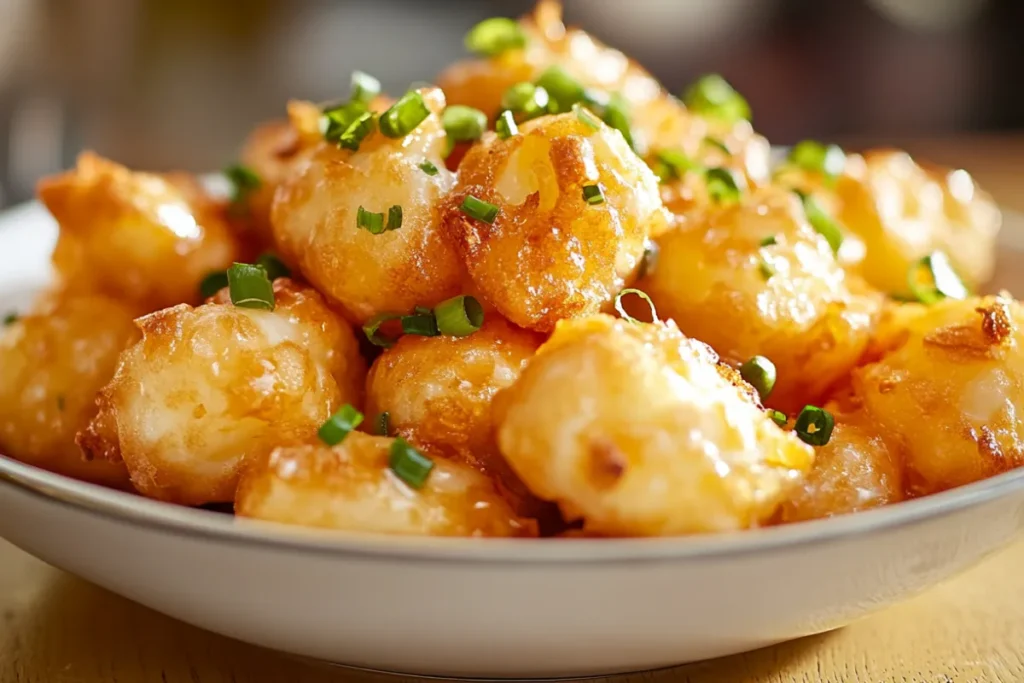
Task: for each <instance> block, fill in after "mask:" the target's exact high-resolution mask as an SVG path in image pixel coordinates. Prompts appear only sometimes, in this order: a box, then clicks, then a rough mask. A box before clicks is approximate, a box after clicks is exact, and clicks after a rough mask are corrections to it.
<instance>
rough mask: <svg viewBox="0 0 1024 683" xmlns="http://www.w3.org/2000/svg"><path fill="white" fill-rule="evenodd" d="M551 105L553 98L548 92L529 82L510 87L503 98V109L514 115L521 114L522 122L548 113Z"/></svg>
mask: <svg viewBox="0 0 1024 683" xmlns="http://www.w3.org/2000/svg"><path fill="white" fill-rule="evenodd" d="M550 104H551V97H550V95H548V91H547V90H545V89H544V88H540V87H538V86H536V85H534V84H533V83H529V82H527V81H523V82H521V83H516V84H515V85H512V86H510V87H509V88H508V90H506V91H505V92H504V94H502V96H501V108H502V109H508V110H509V111H511V112H512V113H513V114H520V117H519V120H520V121H526V120H529V119H533V118H537V117H538V116H541V115H542V114H546V113H548V105H550Z"/></svg>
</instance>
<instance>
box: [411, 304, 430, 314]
mask: <svg viewBox="0 0 1024 683" xmlns="http://www.w3.org/2000/svg"><path fill="white" fill-rule="evenodd" d="M412 310H413V312H414V313H419V314H420V315H433V314H434V309H432V308H430V307H429V306H413V307H412Z"/></svg>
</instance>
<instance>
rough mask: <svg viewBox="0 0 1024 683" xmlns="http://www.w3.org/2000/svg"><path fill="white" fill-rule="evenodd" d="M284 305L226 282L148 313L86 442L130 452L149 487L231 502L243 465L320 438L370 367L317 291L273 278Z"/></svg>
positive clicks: (122, 456)
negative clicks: (256, 299) (240, 295)
mask: <svg viewBox="0 0 1024 683" xmlns="http://www.w3.org/2000/svg"><path fill="white" fill-rule="evenodd" d="M274 293H275V298H276V305H275V308H274V310H273V311H265V310H256V309H252V308H241V307H237V306H234V305H232V304H230V303H227V302H226V297H227V291H226V290H225V291H222V292H221V293H220V294H219V295H218V296H217V297H215V298H214V299H212V300H211V301H210V303H207V304H204V305H202V306H199V307H197V308H192V307H190V306H186V305H181V306H176V307H174V308H169V309H165V310H163V311H158V312H157V313H153V314H151V315H148V316H146V317H144V318H141V319H139V321H138V325H139V327H140V328H141V330H142V340H141V341H139V342H138V343H136V344H134V345H133V346H131V347H130V348H129V349H127V350H126V351H125V352H124V354H123V355H122V357H121V363H120V366H119V368H118V370H117V373H116V374H115V375H114V378H113V380H112V381H111V382H110V384H109V385H107V386H106V387H105V388H104V389H103V391H102V392H101V394H100V398H99V405H100V411H99V414H98V415H97V417H96V419H95V420H94V421H93V422H92V424H91V425H90V427H89V429H88V430H86V432H84V433H83V434H82V435H81V437H80V439H79V441H80V443H81V444H82V446H83V448H84V449H85V450H86V452H87V453H91V454H93V456H94V457H97V458H101V457H102V458H106V459H108V460H114V461H117V460H123V461H124V463H125V464H126V465H127V467H128V471H129V473H130V475H131V479H132V483H133V484H134V485H135V487H136V488H137V489H138V490H139V491H140V492H141V493H143V494H144V495H146V496H149V497H151V498H157V499H159V500H164V501H169V502H175V503H180V504H184V505H200V504H204V503H210V502H225V501H230V500H232V499H233V497H234V493H235V486H236V484H237V480H238V475H239V473H240V472H241V470H242V468H243V465H244V463H245V462H246V461H247V460H249V459H251V458H254V457H256V456H259V455H263V454H265V453H267V452H269V451H270V450H271V449H272V448H274V447H275V446H277V445H281V444H288V443H293V442H301V441H303V440H305V439H308V438H309V437H311V436H313V435H314V434H315V433H316V431H317V430H318V429H319V427H320V426H321V425H322V424H323V422H324V421H325V420H327V418H328V417H330V415H331V414H332V412H333V411H334V410H335V409H337V408H338V407H339V406H340V405H342V404H345V403H352V404H354V405H359V403H360V397H361V393H362V383H363V381H364V374H365V367H364V362H363V360H362V358H361V357H360V355H359V349H358V344H357V342H356V339H355V337H354V335H353V334H352V331H351V330H350V329H349V328H348V327H347V325H346V324H345V323H344V321H342V320H341V319H340V318H339V317H338V316H337V315H336V314H335V313H334V312H332V311H331V310H330V309H328V308H327V307H326V306H325V305H324V302H323V299H322V298H321V296H320V295H319V294H318V293H316V292H315V291H313V290H311V289H308V288H305V287H300V286H298V285H295V284H293V283H292V282H291V281H289V280H287V279H278V280H276V281H275V282H274Z"/></svg>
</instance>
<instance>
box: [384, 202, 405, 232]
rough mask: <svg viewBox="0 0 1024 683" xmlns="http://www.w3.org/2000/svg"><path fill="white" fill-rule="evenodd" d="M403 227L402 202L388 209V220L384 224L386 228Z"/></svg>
mask: <svg viewBox="0 0 1024 683" xmlns="http://www.w3.org/2000/svg"><path fill="white" fill-rule="evenodd" d="M400 227H402V207H401V205H400V204H395V205H394V206H392V207H391V208H390V209H388V222H387V225H385V226H384V230H398V229H399V228H400Z"/></svg>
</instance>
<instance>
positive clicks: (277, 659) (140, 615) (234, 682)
mask: <svg viewBox="0 0 1024 683" xmlns="http://www.w3.org/2000/svg"><path fill="white" fill-rule="evenodd" d="M904 145H905V146H906V147H907V148H908V149H910V150H911V151H913V152H917V153H920V154H921V155H922V156H927V157H928V158H931V159H934V160H935V161H938V162H942V163H947V164H958V165H961V166H963V167H965V168H967V169H968V170H970V171H971V172H973V173H974V174H975V175H976V177H977V178H978V180H979V182H980V183H981V184H982V185H983V186H984V187H986V188H987V189H989V190H990V191H991V192H992V193H993V194H994V195H996V197H997V198H998V199H999V200H1000V201H1001V202H1002V203H1003V204H1004V205H1006V206H1010V207H1013V208H1015V209H1018V210H1024V191H1022V190H1024V138H979V139H965V140H958V141H953V142H951V141H911V142H904ZM438 626H439V627H440V628H443V624H439V625H438ZM399 680H403V679H397V678H390V677H384V676H379V675H374V674H366V673H359V672H352V671H348V670H343V669H337V668H331V667H326V666H320V665H315V664H308V663H306V662H299V661H296V660H293V659H289V658H287V657H284V656H281V655H277V654H273V653H270V652H266V651H263V650H260V649H258V648H254V647H249V646H247V645H243V644H241V643H237V642H234V641H231V640H228V639H225V638H221V637H218V636H214V635H211V634H208V633H204V632H202V631H200V630H198V629H195V628H192V627H190V626H186V625H185V624H182V623H180V622H177V621H174V620H172V619H168V618H166V617H163V616H161V615H159V614H156V613H154V612H152V611H150V610H148V609H145V608H143V607H139V606H137V605H135V604H132V603H130V602H128V601H126V600H123V599H121V598H119V597H117V596H114V595H112V594H110V593H107V592H106V591H103V590H101V589H99V588H96V587H95V586H92V585H91V584H88V583H86V582H84V581H82V580H80V579H77V578H75V577H72V576H70V575H68V574H65V573H64V572H61V571H59V570H57V569H54V568H52V567H49V566H48V565H45V564H43V563H42V562H39V561H38V560H35V559H33V558H31V557H29V556H28V555H26V554H25V553H23V552H21V551H20V550H18V549H16V548H14V547H13V546H10V545H8V544H6V543H4V542H2V541H0V683H14V682H18V683H338V682H346V683H364V682H366V683H369V682H370V681H373V682H378V681H379V682H382V683H386V682H388V681H399ZM404 680H412V679H404ZM613 680H615V681H617V682H619V681H621V682H623V683H624V682H627V681H628V682H629V683H670V682H671V683H684V682H685V683H705V682H713V681H714V682H717V681H725V682H728V683H746V682H749V683H788V682H790V681H795V682H800V683H819V682H821V683H824V682H828V683H839V682H845V681H856V682H857V683H869V682H873V681H898V682H900V683H910V682H918V681H919V682H921V683H954V682H955V683H967V682H969V681H986V682H988V681H995V682H999V683H1004V682H1005V683H1010V682H1014V683H1017V682H1021V681H1024V543H1021V544H1018V545H1016V546H1014V547H1012V548H1010V549H1008V550H1006V551H1005V552H1003V553H1002V554H1000V555H997V556H996V557H994V558H991V559H989V560H988V561H986V562H985V563H984V564H982V565H981V566H979V567H976V568H975V569H973V570H971V571H970V572H968V573H967V574H964V575H963V576H961V577H959V578H957V579H955V580H953V581H950V582H948V583H946V584H945V585H942V586H940V587H938V588H936V589H934V590H932V591H930V592H928V593H926V594H924V595H922V596H919V597H917V598H915V599H913V600H911V601H909V602H906V603H904V604H901V605H898V606H896V607H892V608H890V609H887V610H884V611H882V612H880V613H878V614H875V615H873V616H871V617H868V618H866V619H864V620H862V621H859V622H857V623H855V624H853V625H851V626H848V627H846V628H844V629H840V630H839V631H835V632H832V633H827V634H824V635H820V636H814V637H811V638H805V639H803V640H800V641H796V642H792V643H786V644H783V645H779V646H776V647H772V648H767V649H764V650H759V651H757V652H752V653H748V654H744V655H738V656H735V657H729V658H726V659H721V660H716V661H713V662H704V663H701V664H696V665H691V666H684V667H679V668H676V669H670V670H665V671H658V672H654V673H646V674H637V675H632V676H622V677H617V678H615V679H613Z"/></svg>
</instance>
